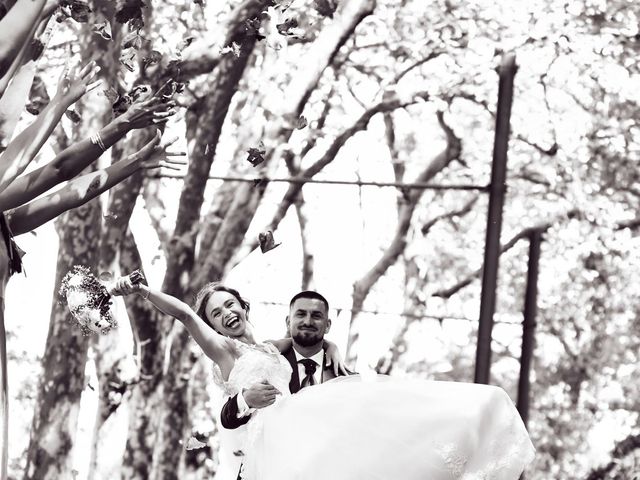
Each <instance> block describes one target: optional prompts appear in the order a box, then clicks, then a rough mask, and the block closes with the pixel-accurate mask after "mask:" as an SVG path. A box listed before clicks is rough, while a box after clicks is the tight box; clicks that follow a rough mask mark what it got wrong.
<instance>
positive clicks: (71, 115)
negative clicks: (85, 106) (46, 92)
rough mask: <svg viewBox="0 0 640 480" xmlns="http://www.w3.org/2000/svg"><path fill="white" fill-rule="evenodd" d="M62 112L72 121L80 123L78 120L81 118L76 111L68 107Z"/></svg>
mask: <svg viewBox="0 0 640 480" xmlns="http://www.w3.org/2000/svg"><path fill="white" fill-rule="evenodd" d="M64 114H65V116H66V117H67V118H68V119H69V120H71V121H72V122H73V123H80V120H82V118H80V115H78V112H76V111H75V110H71V109H69V110H67V111H66V112H64Z"/></svg>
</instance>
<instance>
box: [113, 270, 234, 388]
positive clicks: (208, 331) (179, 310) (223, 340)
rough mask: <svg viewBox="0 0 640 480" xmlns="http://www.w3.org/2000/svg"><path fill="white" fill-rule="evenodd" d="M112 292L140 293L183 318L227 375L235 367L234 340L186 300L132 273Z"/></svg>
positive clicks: (161, 308) (118, 293)
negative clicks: (135, 281)
mask: <svg viewBox="0 0 640 480" xmlns="http://www.w3.org/2000/svg"><path fill="white" fill-rule="evenodd" d="M112 293H113V294H114V295H129V294H131V293H138V294H139V295H141V296H142V297H143V298H145V299H146V300H148V301H149V302H151V303H152V304H153V306H154V307H156V308H157V309H158V310H160V311H161V312H162V313H165V314H166V315H170V316H172V317H173V318H175V319H176V320H179V321H180V322H181V323H182V324H183V325H184V326H185V327H186V328H187V330H188V331H189V334H190V335H191V336H192V337H193V339H194V340H195V341H196V342H197V343H198V345H199V346H200V348H202V351H203V352H204V353H205V355H207V356H208V357H209V358H210V359H211V360H213V361H214V362H216V363H217V364H218V366H219V367H220V370H221V371H222V374H223V376H225V377H226V375H227V374H228V372H230V371H231V368H233V363H234V359H235V357H234V350H235V346H234V344H233V342H232V341H231V340H230V339H229V338H227V337H225V336H223V335H220V334H219V333H217V332H216V331H215V330H214V329H213V328H211V327H210V326H209V324H207V323H206V322H205V321H204V320H203V319H202V318H200V317H199V316H198V315H197V314H196V312H194V311H193V309H192V308H191V307H190V306H189V305H187V304H186V303H185V302H183V301H182V300H180V299H178V298H176V297H174V296H172V295H169V294H167V293H164V292H161V291H159V290H155V289H152V288H149V287H148V286H146V285H143V284H141V283H139V284H136V285H133V284H132V283H131V280H130V279H129V278H128V277H122V278H120V279H119V280H118V281H117V283H116V286H115V288H114V289H113V291H112Z"/></svg>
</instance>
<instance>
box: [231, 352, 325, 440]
mask: <svg viewBox="0 0 640 480" xmlns="http://www.w3.org/2000/svg"><path fill="white" fill-rule="evenodd" d="M281 355H282V356H283V357H284V358H286V359H287V361H288V362H289V364H290V365H291V368H292V370H293V373H292V375H291V381H290V382H289V391H290V392H291V393H298V391H299V390H300V376H299V375H298V362H297V361H296V354H295V352H294V351H293V346H291V347H290V348H289V349H287V350H285V351H284V352H282V353H281ZM326 356H327V354H326V352H325V354H324V357H323V359H322V365H323V370H322V381H323V382H326V381H327V380H331V379H332V378H335V377H336V376H335V374H334V373H333V368H332V367H329V368H327V367H326V363H327V362H326V360H327V359H326ZM237 397H238V395H234V396H233V397H231V398H229V400H227V403H225V404H224V406H223V407H222V413H221V415H220V419H221V421H222V426H223V427H224V428H227V429H234V428H238V427H239V426H241V425H244V424H245V423H247V422H248V421H249V419H250V418H251V415H246V416H244V417H242V418H238V400H237Z"/></svg>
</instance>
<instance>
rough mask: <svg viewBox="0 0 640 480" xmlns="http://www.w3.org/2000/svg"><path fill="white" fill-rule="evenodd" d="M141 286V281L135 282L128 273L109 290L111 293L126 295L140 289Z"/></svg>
mask: <svg viewBox="0 0 640 480" xmlns="http://www.w3.org/2000/svg"><path fill="white" fill-rule="evenodd" d="M141 288H142V287H141V286H140V284H139V283H133V282H132V281H131V278H130V277H129V276H128V275H127V276H124V277H120V278H118V279H117V280H116V282H115V283H114V285H113V286H112V287H111V288H110V290H109V291H110V293H111V295H116V296H117V295H121V296H123V297H126V296H127V295H131V294H132V293H136V292H138V291H140V289H141Z"/></svg>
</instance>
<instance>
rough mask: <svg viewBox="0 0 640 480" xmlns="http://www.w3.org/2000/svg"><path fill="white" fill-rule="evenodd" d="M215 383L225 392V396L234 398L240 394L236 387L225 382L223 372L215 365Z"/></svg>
mask: <svg viewBox="0 0 640 480" xmlns="http://www.w3.org/2000/svg"><path fill="white" fill-rule="evenodd" d="M212 370H213V383H215V384H216V385H217V386H218V387H220V389H221V390H222V391H223V392H224V394H225V395H227V396H229V397H232V396H233V395H235V394H236V393H238V391H237V389H236V388H234V386H233V385H232V384H231V383H229V382H227V381H225V379H224V378H223V377H222V371H221V370H220V367H219V366H218V365H215V364H214V365H213V369H212Z"/></svg>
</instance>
